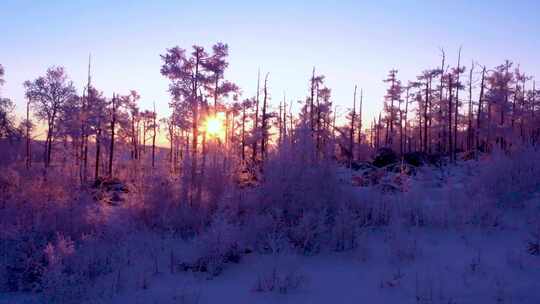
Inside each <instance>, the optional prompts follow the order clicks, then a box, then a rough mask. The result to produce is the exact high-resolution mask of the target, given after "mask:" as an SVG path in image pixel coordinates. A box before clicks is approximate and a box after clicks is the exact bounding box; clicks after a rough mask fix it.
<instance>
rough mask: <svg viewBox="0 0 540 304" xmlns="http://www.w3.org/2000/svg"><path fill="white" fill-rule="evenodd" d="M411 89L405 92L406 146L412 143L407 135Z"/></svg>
mask: <svg viewBox="0 0 540 304" xmlns="http://www.w3.org/2000/svg"><path fill="white" fill-rule="evenodd" d="M410 89H411V87H410V86H407V91H406V92H405V94H406V95H405V130H404V132H405V144H407V141H409V143H410V140H407V138H408V135H407V134H408V133H407V124H408V123H407V114H408V113H409V90H410ZM408 150H409V151H408V152H411V148H410V145H409V149H408Z"/></svg>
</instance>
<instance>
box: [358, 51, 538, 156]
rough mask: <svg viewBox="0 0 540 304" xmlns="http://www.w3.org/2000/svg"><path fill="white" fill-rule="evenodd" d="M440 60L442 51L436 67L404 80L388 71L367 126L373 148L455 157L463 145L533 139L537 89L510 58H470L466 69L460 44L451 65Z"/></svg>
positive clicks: (473, 147)
mask: <svg viewBox="0 0 540 304" xmlns="http://www.w3.org/2000/svg"><path fill="white" fill-rule="evenodd" d="M445 60H446V56H445V53H444V52H443V53H442V63H441V67H439V68H434V69H429V70H425V71H423V72H422V73H421V74H420V75H419V76H418V77H417V79H416V80H414V81H410V82H408V83H407V84H406V85H403V84H402V83H401V82H400V81H399V80H397V76H396V75H397V70H391V71H390V73H389V76H388V78H387V79H386V80H385V82H386V83H388V84H389V88H388V90H387V95H386V96H385V106H384V110H383V112H382V113H381V114H380V115H379V117H378V120H374V121H373V123H372V125H371V128H370V129H369V130H368V132H370V138H371V145H372V146H373V147H374V148H380V147H389V148H392V149H393V150H395V151H399V152H400V153H401V154H403V153H406V152H411V151H422V152H425V153H438V154H446V155H448V156H449V157H450V158H451V159H455V158H456V155H457V153H458V152H462V151H469V152H479V151H484V152H489V151H492V150H493V148H494V147H498V148H500V149H503V150H508V149H510V148H511V147H512V146H516V145H521V144H526V143H533V144H534V143H537V142H538V140H539V130H540V120H539V119H538V115H539V113H538V110H539V108H538V105H539V101H538V90H537V89H536V85H535V82H534V81H532V77H530V76H528V75H525V74H524V73H523V72H522V71H521V69H520V67H519V66H517V67H514V64H513V63H512V62H511V61H506V62H505V63H503V64H502V65H500V66H497V67H495V68H494V69H488V68H487V67H485V66H481V65H480V64H478V63H475V62H473V63H472V64H471V67H470V68H469V70H468V73H466V71H467V69H466V67H465V66H463V65H462V63H461V50H460V52H459V55H458V61H457V64H456V65H455V66H454V67H450V66H447V65H446V62H445ZM463 74H468V75H467V76H464V75H463ZM411 114H412V115H411ZM396 131H397V132H396Z"/></svg>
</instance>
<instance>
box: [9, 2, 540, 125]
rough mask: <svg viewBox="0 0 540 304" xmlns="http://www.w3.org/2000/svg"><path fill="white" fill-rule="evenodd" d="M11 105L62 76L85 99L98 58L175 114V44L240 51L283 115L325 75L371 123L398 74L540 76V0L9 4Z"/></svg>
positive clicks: (119, 81)
mask: <svg viewBox="0 0 540 304" xmlns="http://www.w3.org/2000/svg"><path fill="white" fill-rule="evenodd" d="M0 33H1V34H0V63H2V64H3V65H4V67H5V68H6V81H7V83H6V85H5V86H4V88H3V90H2V95H3V96H4V97H9V98H11V99H13V100H14V101H15V102H16V105H17V107H18V113H22V112H23V109H24V106H23V105H24V91H23V86H22V83H23V82H24V81H25V80H28V79H34V78H36V77H37V76H39V75H42V74H44V72H45V70H46V69H47V67H49V66H52V65H62V66H64V67H65V68H66V69H67V72H68V74H69V75H70V77H71V79H72V80H73V81H74V82H75V84H76V86H77V87H78V88H79V90H80V89H81V88H82V86H83V85H84V83H85V79H86V69H87V58H88V54H89V52H91V53H92V58H93V68H92V74H93V81H94V84H95V85H96V87H97V88H98V89H100V90H102V91H104V93H105V94H107V95H112V93H113V92H117V93H127V92H128V90H130V89H136V90H137V91H139V92H140V94H141V96H142V101H141V106H142V108H148V109H149V108H151V105H152V102H153V101H155V102H156V104H157V106H158V112H159V113H162V114H167V113H169V110H168V100H169V94H168V92H167V85H168V81H167V80H166V79H165V78H164V77H162V76H161V75H160V73H159V69H160V66H161V60H160V57H159V55H160V54H162V53H164V51H165V49H166V48H168V47H172V46H175V45H179V46H180V47H183V48H189V47H190V46H191V45H193V44H199V45H202V46H206V47H210V46H211V45H212V44H213V43H215V42H217V41H222V42H225V43H228V44H229V47H230V69H229V71H228V72H227V74H226V78H228V79H230V80H232V81H234V82H236V83H237V84H238V85H239V86H240V87H241V88H242V90H243V93H244V94H243V96H244V97H249V96H252V95H253V94H254V93H255V87H256V76H257V68H259V67H260V68H261V71H262V72H263V73H265V72H269V73H270V82H269V84H270V92H271V96H272V98H273V103H274V105H276V104H277V103H279V100H281V99H282V98H283V92H284V91H285V92H286V94H287V97H288V99H295V100H296V99H299V98H303V97H304V96H306V94H307V90H308V79H309V77H310V74H311V69H312V67H313V66H316V67H317V70H318V71H319V72H320V73H322V74H324V75H326V77H327V84H328V85H329V86H330V87H331V88H332V90H333V98H334V101H335V102H336V103H337V104H338V105H340V107H341V109H342V111H343V110H344V109H345V108H346V107H348V106H350V105H351V104H352V94H353V87H354V85H355V84H358V86H359V87H362V88H364V91H365V107H366V116H365V117H364V118H365V119H367V118H369V117H371V116H373V115H374V114H375V113H377V112H378V111H380V109H381V108H382V98H383V95H384V90H385V85H384V84H383V82H382V79H384V78H385V76H386V73H387V71H388V70H389V69H391V68H397V69H398V70H399V74H398V76H399V78H400V79H401V80H402V81H404V82H406V81H407V80H412V79H414V77H415V76H416V75H417V74H419V73H420V72H421V71H422V70H424V69H426V68H431V67H436V66H438V65H439V64H440V52H439V48H440V47H443V48H444V49H445V50H446V52H447V55H448V60H450V62H451V63H452V64H455V61H456V60H457V50H458V48H459V46H460V45H462V46H463V58H462V59H463V63H464V64H467V65H470V62H471V60H473V59H474V60H475V61H478V62H480V63H481V64H485V65H487V66H489V67H493V66H495V65H498V64H500V63H502V62H503V60H504V59H511V60H513V61H515V62H516V63H520V64H521V66H522V67H523V68H524V70H525V71H526V72H527V73H529V74H533V75H536V76H538V77H540V56H539V50H540V1H537V0H530V1H525V0H514V1H506V0H504V1H503V0H491V1H465V0H463V1H448V0H446V1H436V0H430V1H428V0H425V1H412V0H410V1H406V0H401V1H399V0H396V1H390V0H382V1H381V0H380V1H360V0H357V1H293V0H290V1H281V0H274V1H191V0H189V1H188V0H184V1H182V0H176V1H172V0H171V1H142V0H141V1H104V0H96V1H37V0H36V1H30V0H1V1H0Z"/></svg>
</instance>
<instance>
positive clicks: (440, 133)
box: [437, 50, 446, 153]
mask: <svg viewBox="0 0 540 304" xmlns="http://www.w3.org/2000/svg"><path fill="white" fill-rule="evenodd" d="M441 52H442V63H441V82H440V84H439V86H440V87H439V126H438V128H437V129H438V152H439V153H441V152H442V149H443V142H444V143H446V139H445V138H443V137H444V136H443V133H444V126H442V123H443V112H442V107H443V95H444V64H445V63H444V61H445V59H446V54H445V53H444V50H441Z"/></svg>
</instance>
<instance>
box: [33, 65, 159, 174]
mask: <svg viewBox="0 0 540 304" xmlns="http://www.w3.org/2000/svg"><path fill="white" fill-rule="evenodd" d="M88 75H89V76H88V83H87V84H86V86H85V87H84V91H83V93H82V95H81V96H79V95H78V94H77V92H76V90H75V87H74V85H73V83H72V82H71V81H70V80H69V79H68V76H67V74H66V72H65V70H64V68H62V67H52V68H49V69H48V70H47V71H46V73H45V75H44V76H40V77H38V78H36V79H34V80H32V81H26V82H25V83H24V87H25V90H26V97H27V100H28V102H27V119H26V121H25V123H26V125H27V126H26V128H25V129H26V130H25V131H26V135H25V137H26V140H27V145H26V165H27V167H30V166H31V164H32V163H31V151H30V149H31V148H30V147H31V144H30V140H31V134H30V133H31V129H32V128H31V127H30V126H31V121H30V111H31V109H32V110H33V112H34V113H33V114H34V115H35V117H36V118H37V119H38V120H40V121H43V122H44V123H45V128H46V132H45V148H44V150H43V163H44V166H45V168H46V169H48V168H49V167H50V166H51V165H52V163H53V159H54V155H53V154H54V152H53V151H55V146H58V145H59V144H61V143H63V150H64V153H66V152H67V150H68V149H69V151H71V155H72V156H73V157H72V158H71V159H73V160H74V161H75V162H76V166H74V168H78V174H79V177H80V180H81V182H86V181H87V180H88V177H89V175H90V173H89V171H90V159H91V156H90V155H91V154H93V156H94V157H93V160H94V162H93V178H94V180H95V181H97V180H98V179H99V178H100V177H102V176H107V177H109V178H111V177H113V174H114V164H115V154H116V151H117V144H120V145H121V146H122V147H125V149H129V150H130V155H131V159H134V160H138V159H140V158H141V155H142V154H144V153H145V152H146V146H147V140H151V142H152V143H151V145H152V164H154V158H155V144H156V142H155V138H156V136H157V128H158V125H157V120H156V117H157V115H156V112H155V111H140V110H139V109H138V106H137V102H138V100H139V98H140V96H139V95H138V93H137V92H136V91H131V92H129V93H128V94H126V95H118V94H113V96H112V97H111V98H107V97H105V96H104V95H103V93H102V92H100V91H98V90H97V89H96V88H95V87H94V86H93V84H92V82H91V77H90V65H89V74H88ZM69 146H71V148H69ZM104 153H105V154H104ZM64 164H65V163H64Z"/></svg>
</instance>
